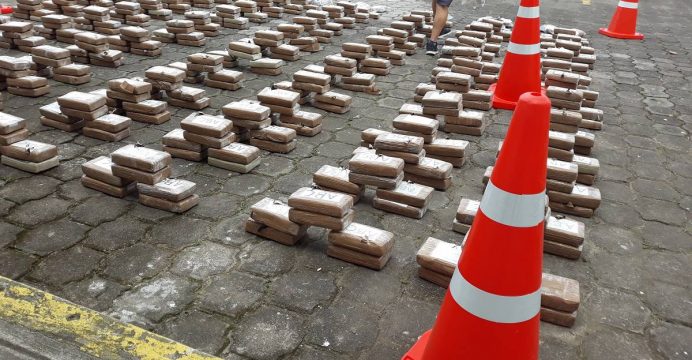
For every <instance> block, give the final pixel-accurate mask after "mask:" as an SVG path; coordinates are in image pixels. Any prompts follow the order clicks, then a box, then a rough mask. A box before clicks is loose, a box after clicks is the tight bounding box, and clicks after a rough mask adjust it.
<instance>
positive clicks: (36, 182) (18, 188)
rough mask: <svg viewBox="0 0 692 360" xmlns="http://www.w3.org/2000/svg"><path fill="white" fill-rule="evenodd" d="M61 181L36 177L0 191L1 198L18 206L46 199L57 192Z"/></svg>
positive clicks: (11, 184) (12, 183)
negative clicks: (30, 201) (56, 189)
mask: <svg viewBox="0 0 692 360" xmlns="http://www.w3.org/2000/svg"><path fill="white" fill-rule="evenodd" d="M59 184H60V181H58V180H56V179H53V178H51V177H47V176H42V175H36V176H32V177H29V178H25V179H19V180H17V181H13V182H11V183H9V184H7V185H5V186H3V187H2V188H1V189H0V197H3V198H5V199H7V200H10V201H13V202H15V203H18V204H22V203H25V202H27V201H29V200H36V199H40V198H43V197H46V196H48V195H50V194H52V193H53V192H54V191H55V188H56V187H57V186H58V185H59Z"/></svg>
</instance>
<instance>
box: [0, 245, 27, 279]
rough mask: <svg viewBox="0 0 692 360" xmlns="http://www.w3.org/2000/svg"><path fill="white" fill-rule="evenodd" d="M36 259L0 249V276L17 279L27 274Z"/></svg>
mask: <svg viewBox="0 0 692 360" xmlns="http://www.w3.org/2000/svg"><path fill="white" fill-rule="evenodd" d="M35 262H36V258H35V257H34V256H31V255H29V254H27V253H24V252H21V251H17V250H13V249H0V275H2V276H4V277H7V278H10V279H17V278H19V277H21V276H22V275H24V274H26V273H27V272H29V270H30V269H31V266H32V265H33V264H34V263H35Z"/></svg>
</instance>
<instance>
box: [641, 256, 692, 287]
mask: <svg viewBox="0 0 692 360" xmlns="http://www.w3.org/2000/svg"><path fill="white" fill-rule="evenodd" d="M643 255H644V256H645V257H644V258H643V262H642V272H643V273H644V274H646V275H647V278H649V279H654V280H659V281H666V282H670V283H673V284H678V285H683V286H685V285H688V284H690V283H692V262H690V261H689V256H686V255H687V254H676V253H669V252H665V251H655V250H650V249H647V250H646V251H644V252H643Z"/></svg>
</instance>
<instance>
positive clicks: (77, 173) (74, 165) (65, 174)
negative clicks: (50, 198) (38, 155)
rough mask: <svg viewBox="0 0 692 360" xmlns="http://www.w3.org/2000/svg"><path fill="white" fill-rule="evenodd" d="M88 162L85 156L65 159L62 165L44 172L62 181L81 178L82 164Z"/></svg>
mask: <svg viewBox="0 0 692 360" xmlns="http://www.w3.org/2000/svg"><path fill="white" fill-rule="evenodd" d="M85 162H86V159H84V158H76V159H71V160H68V161H63V162H61V163H60V166H58V167H55V168H52V169H50V170H48V171H46V172H45V173H44V174H45V175H47V176H51V177H54V178H56V179H58V180H61V181H68V180H74V179H79V178H80V177H82V175H83V172H82V164H84V163H85Z"/></svg>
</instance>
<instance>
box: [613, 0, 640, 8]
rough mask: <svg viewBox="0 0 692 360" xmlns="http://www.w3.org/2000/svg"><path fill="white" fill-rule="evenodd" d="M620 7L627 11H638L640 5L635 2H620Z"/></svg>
mask: <svg viewBox="0 0 692 360" xmlns="http://www.w3.org/2000/svg"><path fill="white" fill-rule="evenodd" d="M618 6H619V7H622V8H627V9H637V8H639V3H633V2H629V1H622V0H620V2H619V3H618Z"/></svg>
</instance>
